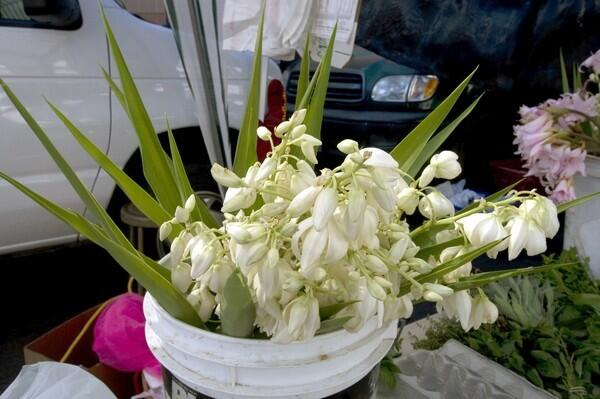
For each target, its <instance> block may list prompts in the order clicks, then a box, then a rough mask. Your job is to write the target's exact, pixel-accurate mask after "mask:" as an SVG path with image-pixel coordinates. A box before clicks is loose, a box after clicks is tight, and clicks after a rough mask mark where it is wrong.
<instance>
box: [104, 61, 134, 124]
mask: <svg viewBox="0 0 600 399" xmlns="http://www.w3.org/2000/svg"><path fill="white" fill-rule="evenodd" d="M100 69H102V74H103V75H104V79H105V80H106V82H107V83H108V86H109V87H110V89H111V90H112V92H113V94H114V95H115V97H117V100H118V101H119V104H121V108H123V110H124V111H125V113H126V114H127V115H129V110H128V109H127V101H126V100H125V94H123V90H121V88H120V87H119V86H118V85H117V83H116V82H115V81H114V79H113V78H112V77H111V76H110V75H109V73H108V72H107V71H106V69H104V68H103V67H100Z"/></svg>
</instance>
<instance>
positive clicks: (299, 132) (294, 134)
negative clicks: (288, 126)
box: [290, 125, 306, 140]
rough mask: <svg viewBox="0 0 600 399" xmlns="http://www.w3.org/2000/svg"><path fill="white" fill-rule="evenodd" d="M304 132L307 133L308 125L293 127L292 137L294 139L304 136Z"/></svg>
mask: <svg viewBox="0 0 600 399" xmlns="http://www.w3.org/2000/svg"><path fill="white" fill-rule="evenodd" d="M304 133H306V125H298V126H296V127H295V128H293V129H292V131H291V132H290V138H291V139H292V140H295V139H297V138H300V137H302V135H303V134H304Z"/></svg>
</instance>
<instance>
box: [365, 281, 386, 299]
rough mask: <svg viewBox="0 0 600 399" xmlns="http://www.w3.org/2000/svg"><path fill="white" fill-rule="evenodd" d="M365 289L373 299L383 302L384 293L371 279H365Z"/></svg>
mask: <svg viewBox="0 0 600 399" xmlns="http://www.w3.org/2000/svg"><path fill="white" fill-rule="evenodd" d="M367 289H368V290H369V293H370V294H371V296H373V298H377V299H379V300H380V301H385V297H386V293H385V290H384V289H383V287H382V286H381V285H379V284H378V283H377V282H376V281H375V280H373V279H371V278H370V279H367Z"/></svg>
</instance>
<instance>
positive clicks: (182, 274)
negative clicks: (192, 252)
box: [171, 262, 192, 293]
mask: <svg viewBox="0 0 600 399" xmlns="http://www.w3.org/2000/svg"><path fill="white" fill-rule="evenodd" d="M190 272H191V267H190V265H188V264H187V263H184V262H181V263H179V264H178V265H176V266H175V267H174V268H172V269H171V283H172V284H173V287H175V288H176V289H177V290H178V291H179V292H183V293H185V292H186V291H187V290H188V288H190V285H191V284H192V276H191V275H190Z"/></svg>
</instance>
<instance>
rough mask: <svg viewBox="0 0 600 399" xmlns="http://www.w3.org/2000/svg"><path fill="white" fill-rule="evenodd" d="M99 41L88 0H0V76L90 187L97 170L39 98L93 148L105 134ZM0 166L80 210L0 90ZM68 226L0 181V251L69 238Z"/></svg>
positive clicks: (103, 142) (103, 54)
mask: <svg viewBox="0 0 600 399" xmlns="http://www.w3.org/2000/svg"><path fill="white" fill-rule="evenodd" d="M107 61H108V54H107V45H106V38H105V35H104V32H103V28H102V24H101V20H100V15H99V12H98V3H97V2H96V1H95V0H80V1H77V0H62V1H56V0H0V77H2V79H4V80H5V82H6V83H7V84H8V85H9V86H10V87H11V89H12V90H13V91H14V92H15V94H16V95H17V96H18V97H19V98H20V100H21V101H22V103H23V104H24V105H25V106H26V107H27V109H28V110H29V111H30V112H31V113H32V114H33V116H34V118H35V119H36V120H37V121H38V122H39V124H40V125H41V126H42V128H43V129H44V130H45V131H46V133H47V134H48V135H49V136H50V139H51V140H52V142H53V143H54V144H55V145H56V147H58V149H59V151H60V152H61V153H62V154H63V155H64V157H65V158H66V159H67V161H68V162H69V163H70V164H71V166H72V167H73V168H74V169H75V170H76V172H77V174H78V175H79V177H80V178H81V179H82V180H83V181H84V182H85V183H86V184H87V185H88V186H89V187H92V186H93V184H94V181H95V179H96V176H97V173H98V168H97V166H96V164H95V163H94V161H93V160H92V159H91V158H90V157H89V156H87V155H86V153H85V152H84V151H83V150H82V149H81V148H80V147H79V145H78V144H77V142H76V141H75V140H74V139H73V138H72V137H71V135H70V133H69V132H68V130H67V129H66V128H65V127H64V126H63V125H62V124H61V123H60V121H59V120H58V118H57V117H56V116H55V115H54V113H53V112H52V110H51V109H50V108H49V107H48V105H47V104H46V102H45V100H44V96H45V97H46V98H47V99H48V100H49V101H51V102H53V103H54V104H55V105H57V106H58V107H59V108H60V109H61V110H62V111H63V112H64V113H65V114H66V115H67V116H68V117H69V118H70V119H71V120H72V121H73V122H74V123H75V124H76V125H77V126H78V127H79V128H80V129H81V130H82V131H83V132H85V133H86V134H87V135H88V136H89V137H90V138H91V139H92V140H93V141H94V142H95V143H96V144H97V145H98V146H99V147H100V148H103V149H107V146H108V144H109V135H110V115H109V91H108V88H107V85H106V83H105V81H104V79H103V77H102V71H101V69H100V67H101V66H103V67H104V68H107V67H108V65H107V64H108V62H107ZM0 170H1V171H3V172H4V173H6V174H8V175H10V176H12V177H14V178H16V179H17V180H19V181H20V182H21V183H24V184H25V185H27V186H28V187H30V188H31V189H33V190H34V191H36V192H38V193H40V194H42V195H43V196H44V197H46V198H49V199H51V200H53V201H56V202H58V203H59V204H61V205H63V206H65V207H68V208H71V209H74V210H76V211H79V212H82V211H83V210H84V207H83V204H82V202H81V201H80V200H79V199H78V197H77V196H76V194H75V192H74V191H73V190H72V189H71V187H70V186H69V184H68V182H67V181H66V179H65V178H64V177H63V174H62V173H61V172H60V170H59V169H58V168H57V167H56V165H55V164H54V162H53V161H52V160H51V158H50V157H49V155H48V154H47V153H46V151H45V149H44V148H43V147H42V145H41V144H40V143H39V142H38V140H37V139H36V137H35V136H34V134H33V133H32V132H31V130H30V129H29V127H28V126H27V124H26V123H25V121H24V120H23V119H22V118H21V116H20V115H19V113H18V112H17V111H16V109H15V108H14V106H13V105H12V103H11V102H10V101H9V99H8V98H7V96H6V94H5V93H4V92H3V91H2V90H0ZM76 238H77V235H76V234H75V232H74V231H73V230H71V229H70V228H68V227H67V226H66V225H64V224H62V223H61V222H59V221H58V220H57V219H56V218H55V217H54V216H51V215H50V214H48V213H46V211H44V210H43V209H42V208H41V207H39V206H38V205H36V204H35V203H34V202H33V201H31V200H29V199H28V198H26V197H25V196H23V195H22V194H21V193H19V192H18V191H17V190H15V189H14V188H12V187H11V186H10V185H9V184H8V183H6V182H5V181H0V253H5V252H12V251H16V250H21V249H27V248H32V247H39V246H44V245H50V244H57V243H62V242H68V241H71V240H75V239H76Z"/></svg>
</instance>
